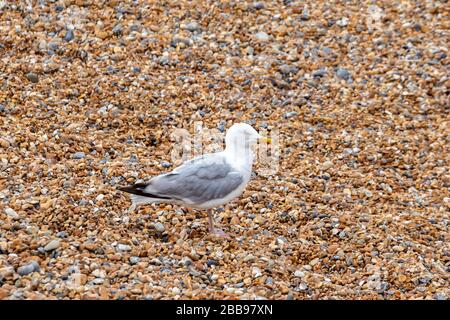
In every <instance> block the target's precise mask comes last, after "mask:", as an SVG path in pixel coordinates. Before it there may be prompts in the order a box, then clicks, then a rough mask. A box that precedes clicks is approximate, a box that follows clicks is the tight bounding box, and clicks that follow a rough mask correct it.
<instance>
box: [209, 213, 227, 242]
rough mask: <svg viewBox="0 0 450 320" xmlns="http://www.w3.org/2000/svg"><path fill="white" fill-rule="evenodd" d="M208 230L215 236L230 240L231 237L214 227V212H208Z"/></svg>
mask: <svg viewBox="0 0 450 320" xmlns="http://www.w3.org/2000/svg"><path fill="white" fill-rule="evenodd" d="M208 230H209V232H211V233H212V234H215V235H216V236H219V237H222V238H229V237H230V236H229V235H227V234H226V233H225V232H224V231H223V230H222V229H219V228H216V227H214V217H213V213H212V210H210V209H209V210H208Z"/></svg>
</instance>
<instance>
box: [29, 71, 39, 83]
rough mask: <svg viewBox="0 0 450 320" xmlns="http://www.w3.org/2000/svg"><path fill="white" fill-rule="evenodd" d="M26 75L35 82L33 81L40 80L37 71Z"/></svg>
mask: <svg viewBox="0 0 450 320" xmlns="http://www.w3.org/2000/svg"><path fill="white" fill-rule="evenodd" d="M26 77H27V79H28V80H29V81H31V82H33V83H37V82H39V77H38V75H37V74H36V73H33V72H29V73H27V74H26Z"/></svg>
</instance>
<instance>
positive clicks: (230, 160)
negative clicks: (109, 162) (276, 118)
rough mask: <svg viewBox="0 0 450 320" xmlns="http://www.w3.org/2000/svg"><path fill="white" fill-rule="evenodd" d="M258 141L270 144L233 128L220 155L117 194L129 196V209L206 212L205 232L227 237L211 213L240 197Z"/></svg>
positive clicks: (236, 126) (246, 127)
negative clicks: (159, 206) (172, 207)
mask: <svg viewBox="0 0 450 320" xmlns="http://www.w3.org/2000/svg"><path fill="white" fill-rule="evenodd" d="M258 140H262V141H266V142H271V139H269V138H266V137H263V136H261V135H260V134H259V133H258V132H257V131H256V130H255V129H253V128H252V127H251V126H250V125H248V124H246V123H237V124H234V125H233V126H231V128H230V129H228V131H227V133H226V136H225V145H226V146H225V150H224V151H222V152H217V153H210V154H205V155H202V156H199V157H196V158H194V159H192V160H189V161H186V162H185V163H183V164H182V165H181V166H179V167H177V168H175V169H174V170H173V171H172V172H169V173H165V174H161V175H159V176H156V177H154V178H152V179H150V180H149V181H148V182H146V183H138V184H135V185H132V186H128V187H121V188H119V190H121V191H124V192H128V193H130V194H131V200H132V203H133V205H132V208H133V209H134V208H136V206H137V205H142V204H149V203H170V204H177V205H181V206H184V207H190V208H195V209H203V210H207V212H208V225H209V231H210V232H211V233H213V234H215V235H218V236H221V237H228V235H227V234H226V233H225V232H223V231H222V230H221V229H219V228H217V227H215V226H214V218H213V212H212V210H211V209H212V208H215V207H219V206H222V205H224V204H226V203H228V202H230V201H232V200H233V199H235V198H237V197H239V196H240V195H241V194H242V192H243V191H244V189H245V187H246V186H247V184H248V182H249V181H250V177H251V173H252V165H253V158H254V156H253V151H252V146H253V145H255V144H256V143H257V141H258Z"/></svg>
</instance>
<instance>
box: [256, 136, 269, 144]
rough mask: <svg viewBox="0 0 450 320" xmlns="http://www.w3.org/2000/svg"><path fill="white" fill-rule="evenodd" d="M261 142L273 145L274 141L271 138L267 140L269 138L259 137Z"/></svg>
mask: <svg viewBox="0 0 450 320" xmlns="http://www.w3.org/2000/svg"><path fill="white" fill-rule="evenodd" d="M259 141H264V142H268V143H272V139H271V138H267V137H263V136H259Z"/></svg>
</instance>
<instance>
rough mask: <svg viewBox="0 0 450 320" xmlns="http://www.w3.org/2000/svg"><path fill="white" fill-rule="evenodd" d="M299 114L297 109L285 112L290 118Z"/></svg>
mask: <svg viewBox="0 0 450 320" xmlns="http://www.w3.org/2000/svg"><path fill="white" fill-rule="evenodd" d="M297 114H298V112H296V111H291V112H288V113H285V114H284V118H285V119H289V118H292V117H295V116H296V115H297Z"/></svg>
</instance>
